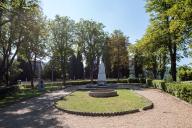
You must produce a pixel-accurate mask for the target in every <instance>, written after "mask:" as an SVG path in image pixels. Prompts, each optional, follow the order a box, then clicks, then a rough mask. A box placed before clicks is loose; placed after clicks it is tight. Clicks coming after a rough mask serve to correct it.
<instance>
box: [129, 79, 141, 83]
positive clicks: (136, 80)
mask: <svg viewBox="0 0 192 128" xmlns="http://www.w3.org/2000/svg"><path fill="white" fill-rule="evenodd" d="M128 83H140V80H139V78H128Z"/></svg>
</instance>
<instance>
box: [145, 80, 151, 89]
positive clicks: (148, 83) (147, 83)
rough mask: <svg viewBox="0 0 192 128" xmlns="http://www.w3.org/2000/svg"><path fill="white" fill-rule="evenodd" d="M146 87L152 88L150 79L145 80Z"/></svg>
mask: <svg viewBox="0 0 192 128" xmlns="http://www.w3.org/2000/svg"><path fill="white" fill-rule="evenodd" d="M146 85H147V87H152V79H146Z"/></svg>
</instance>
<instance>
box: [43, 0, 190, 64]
mask: <svg viewBox="0 0 192 128" xmlns="http://www.w3.org/2000/svg"><path fill="white" fill-rule="evenodd" d="M41 1H42V2H41V7H42V8H43V12H44V13H45V15H46V16H47V17H48V18H51V19H53V18H54V17H55V15H56V14H58V15H61V16H69V17H71V18H72V19H74V20H75V21H78V20H79V19H80V18H84V19H93V20H95V21H98V22H102V23H103V24H104V25H105V30H106V31H107V32H109V33H111V32H112V31H113V30H114V29H120V30H121V31H123V32H124V34H125V35H126V36H128V37H129V40H130V42H131V43H134V42H135V40H137V39H140V38H141V37H142V36H143V34H144V32H145V29H146V28H147V25H148V24H149V16H148V14H147V13H146V12H145V7H144V5H145V0H41ZM190 61H191V60H190ZM188 63H189V59H184V60H182V61H181V62H180V64H188Z"/></svg>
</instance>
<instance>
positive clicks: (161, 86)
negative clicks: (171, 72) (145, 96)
mask: <svg viewBox="0 0 192 128" xmlns="http://www.w3.org/2000/svg"><path fill="white" fill-rule="evenodd" d="M152 85H153V87H154V88H158V89H161V90H163V91H166V86H165V81H164V80H153V81H152Z"/></svg>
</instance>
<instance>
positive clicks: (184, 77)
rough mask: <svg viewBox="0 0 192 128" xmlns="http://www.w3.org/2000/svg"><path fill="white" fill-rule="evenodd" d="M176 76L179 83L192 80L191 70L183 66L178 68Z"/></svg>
mask: <svg viewBox="0 0 192 128" xmlns="http://www.w3.org/2000/svg"><path fill="white" fill-rule="evenodd" d="M178 76H179V78H180V80H181V81H188V80H192V68H191V67H189V66H187V65H185V66H180V67H179V68H178Z"/></svg>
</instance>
